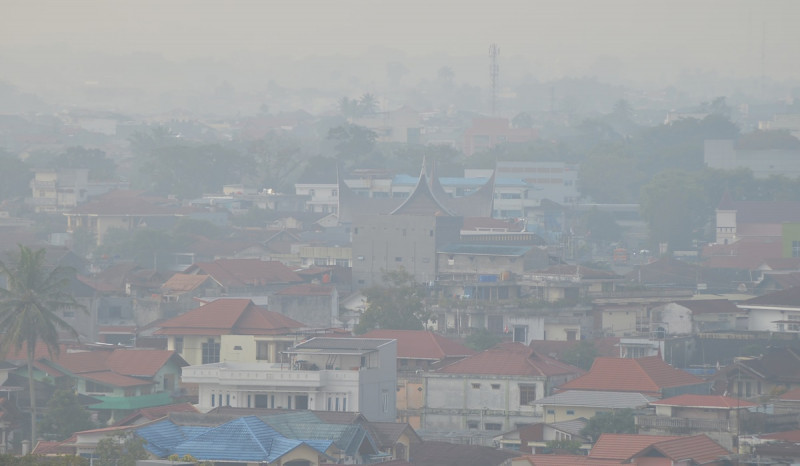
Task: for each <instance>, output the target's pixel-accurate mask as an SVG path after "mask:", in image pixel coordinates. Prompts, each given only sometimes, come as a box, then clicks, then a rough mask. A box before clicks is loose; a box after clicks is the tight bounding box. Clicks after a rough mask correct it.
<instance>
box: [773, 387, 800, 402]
mask: <svg viewBox="0 0 800 466" xmlns="http://www.w3.org/2000/svg"><path fill="white" fill-rule="evenodd" d="M778 399H780V400H790V401H795V400H798V401H800V388H794V389H792V390H789V391H788V392H786V393H784V394H783V395H781V396H779V397H778Z"/></svg>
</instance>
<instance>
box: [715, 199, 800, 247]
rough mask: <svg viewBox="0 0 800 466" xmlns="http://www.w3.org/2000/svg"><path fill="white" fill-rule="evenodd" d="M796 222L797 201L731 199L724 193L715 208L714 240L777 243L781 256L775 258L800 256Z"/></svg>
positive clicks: (799, 206)
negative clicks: (795, 252)
mask: <svg viewBox="0 0 800 466" xmlns="http://www.w3.org/2000/svg"><path fill="white" fill-rule="evenodd" d="M798 223H800V202H795V201H734V200H733V199H731V197H730V195H729V194H728V193H727V192H726V193H725V194H724V195H723V197H722V199H721V200H720V203H719V205H718V206H717V210H716V228H717V230H716V241H715V242H716V243H717V244H729V243H735V242H737V241H741V240H750V241H755V242H761V243H773V244H775V243H777V244H780V245H782V248H781V252H782V256H778V257H800V235H798V226H797V224H798ZM795 241H797V244H795V243H794V242H795ZM793 246H797V255H794V251H795V249H793ZM764 258H768V257H764Z"/></svg>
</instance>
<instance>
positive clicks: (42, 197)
mask: <svg viewBox="0 0 800 466" xmlns="http://www.w3.org/2000/svg"><path fill="white" fill-rule="evenodd" d="M88 185H89V169H87V168H74V169H61V170H49V169H48V170H42V169H39V170H36V171H35V172H34V175H33V179H32V180H31V191H32V194H33V195H32V198H31V203H32V204H33V209H34V211H35V212H37V213H54V212H63V211H64V210H68V209H73V208H75V207H77V206H78V205H79V204H82V203H84V202H86V200H87V199H88V192H89V189H88Z"/></svg>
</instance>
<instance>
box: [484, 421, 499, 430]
mask: <svg viewBox="0 0 800 466" xmlns="http://www.w3.org/2000/svg"><path fill="white" fill-rule="evenodd" d="M484 428H485V429H486V430H502V429H503V425H502V424H500V423H498V422H487V423H486V424H484Z"/></svg>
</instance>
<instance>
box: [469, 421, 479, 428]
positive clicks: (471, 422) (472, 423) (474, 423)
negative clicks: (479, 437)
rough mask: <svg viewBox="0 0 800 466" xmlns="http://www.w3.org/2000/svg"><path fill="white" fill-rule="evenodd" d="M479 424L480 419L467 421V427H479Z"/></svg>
mask: <svg viewBox="0 0 800 466" xmlns="http://www.w3.org/2000/svg"><path fill="white" fill-rule="evenodd" d="M479 425H480V422H478V421H467V429H477V428H478V426H479Z"/></svg>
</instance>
